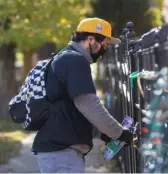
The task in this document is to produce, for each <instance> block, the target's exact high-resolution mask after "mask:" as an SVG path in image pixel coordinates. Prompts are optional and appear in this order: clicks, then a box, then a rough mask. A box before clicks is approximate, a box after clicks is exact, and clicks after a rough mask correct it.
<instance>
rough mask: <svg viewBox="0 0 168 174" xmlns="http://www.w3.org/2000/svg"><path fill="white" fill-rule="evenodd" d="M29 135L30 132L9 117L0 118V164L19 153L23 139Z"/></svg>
mask: <svg viewBox="0 0 168 174" xmlns="http://www.w3.org/2000/svg"><path fill="white" fill-rule="evenodd" d="M27 135H28V133H27V132H25V131H24V130H23V128H22V127H21V126H20V125H18V124H15V123H14V122H13V121H12V120H11V119H10V118H9V117H2V118H0V164H3V163H7V162H8V159H9V158H10V157H12V156H14V155H18V154H19V152H20V148H21V140H22V139H23V138H25V137H26V136H27Z"/></svg>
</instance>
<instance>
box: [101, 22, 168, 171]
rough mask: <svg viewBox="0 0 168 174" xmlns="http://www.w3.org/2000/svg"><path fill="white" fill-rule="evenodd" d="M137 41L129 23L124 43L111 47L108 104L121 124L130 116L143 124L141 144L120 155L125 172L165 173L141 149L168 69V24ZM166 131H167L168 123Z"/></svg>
mask: <svg viewBox="0 0 168 174" xmlns="http://www.w3.org/2000/svg"><path fill="white" fill-rule="evenodd" d="M135 38H136V33H135V32H134V26H133V24H132V23H131V22H129V23H127V25H126V28H125V29H123V32H122V33H121V36H120V39H121V43H120V44H118V45H114V46H111V47H110V49H109V52H108V55H107V57H108V59H106V60H104V67H105V70H106V71H105V75H104V81H105V84H106V85H105V86H106V88H104V93H105V99H106V100H105V101H106V103H105V105H106V107H107V109H109V111H110V112H111V113H112V114H113V115H114V117H115V118H116V119H117V120H118V121H120V122H121V121H122V120H123V118H124V117H125V116H126V115H128V116H131V117H132V118H133V119H134V123H136V122H138V123H139V124H138V130H137V137H138V139H137V141H136V142H135V143H134V145H132V147H128V148H124V149H122V150H121V152H120V153H119V154H118V156H117V159H118V160H119V161H120V164H121V169H122V172H126V173H127V172H128V173H129V172H131V173H138V172H148V173H152V172H154V171H157V172H163V168H162V169H158V170H155V169H156V167H157V166H156V165H155V164H153V166H152V159H151V158H148V163H147V161H146V160H147V158H146V156H145V157H144V154H143V152H142V148H141V147H142V145H144V144H143V143H144V142H143V140H145V141H146V140H147V139H145V136H146V138H149V136H148V137H147V132H145V131H148V130H147V124H146V122H145V121H144V122H143V121H142V120H143V119H144V118H145V117H146V115H147V111H148V110H147V108H149V106H150V104H151V102H152V101H153V100H154V98H155V96H154V93H153V91H154V84H155V83H156V80H157V77H156V76H157V73H158V72H160V70H161V69H162V68H163V67H168V24H165V25H164V26H162V27H158V28H153V29H152V30H151V31H149V32H148V33H145V34H144V35H142V36H141V37H140V39H138V40H136V39H135ZM101 64H102V62H101ZM99 65H100V64H99ZM164 121H165V123H166V120H164ZM163 128H164V129H165V130H166V128H165V124H164V125H162V130H163ZM165 130H164V132H165ZM148 133H149V132H148ZM152 135H153V134H152ZM167 136H168V135H167ZM165 139H166V138H165ZM155 155H156V154H155ZM150 159H151V160H150ZM156 163H157V162H156ZM152 167H153V168H152ZM147 168H148V169H149V170H146V169H147ZM150 168H151V170H150ZM154 168H155V169H154ZM160 168H161V167H160Z"/></svg>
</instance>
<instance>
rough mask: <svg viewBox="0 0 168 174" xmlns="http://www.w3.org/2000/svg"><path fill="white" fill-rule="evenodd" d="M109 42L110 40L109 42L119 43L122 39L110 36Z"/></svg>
mask: <svg viewBox="0 0 168 174" xmlns="http://www.w3.org/2000/svg"><path fill="white" fill-rule="evenodd" d="M108 42H109V44H119V43H121V40H120V39H118V38H115V37H111V38H109V41H108Z"/></svg>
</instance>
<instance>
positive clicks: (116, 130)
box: [74, 94, 123, 139]
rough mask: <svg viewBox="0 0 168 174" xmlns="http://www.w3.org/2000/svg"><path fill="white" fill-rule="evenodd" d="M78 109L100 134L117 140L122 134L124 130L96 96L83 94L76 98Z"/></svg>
mask: <svg viewBox="0 0 168 174" xmlns="http://www.w3.org/2000/svg"><path fill="white" fill-rule="evenodd" d="M74 103H75V105H76V107H77V109H78V110H79V111H80V112H81V113H82V114H83V116H84V117H86V118H87V119H88V121H90V122H91V123H92V124H93V125H94V126H95V127H96V128H97V129H98V130H99V131H100V132H102V133H103V134H105V135H107V136H108V137H110V138H112V139H117V138H118V137H120V135H121V134H122V131H123V128H122V126H121V124H120V123H118V122H117V120H116V119H114V117H112V116H111V115H110V114H109V112H108V111H107V110H106V109H105V107H104V106H103V105H102V104H101V103H100V100H99V98H98V97H97V96H96V95H95V94H83V95H79V96H76V97H75V98H74Z"/></svg>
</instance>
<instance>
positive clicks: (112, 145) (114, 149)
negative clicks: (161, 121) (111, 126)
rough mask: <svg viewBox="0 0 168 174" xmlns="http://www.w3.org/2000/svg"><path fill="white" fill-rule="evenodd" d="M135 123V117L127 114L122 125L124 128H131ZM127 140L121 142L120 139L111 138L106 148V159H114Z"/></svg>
mask: <svg viewBox="0 0 168 174" xmlns="http://www.w3.org/2000/svg"><path fill="white" fill-rule="evenodd" d="M132 123H133V119H132V118H131V117H129V116H126V117H125V118H124V120H123V122H122V126H123V128H124V129H130V128H131V125H132ZM124 144H125V142H121V141H119V140H111V141H110V142H109V143H107V146H106V148H105V150H104V158H105V159H106V160H110V159H112V158H113V157H114V156H115V155H116V154H117V153H118V151H119V150H120V149H121V148H122V147H123V146H124Z"/></svg>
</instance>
